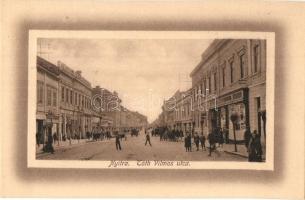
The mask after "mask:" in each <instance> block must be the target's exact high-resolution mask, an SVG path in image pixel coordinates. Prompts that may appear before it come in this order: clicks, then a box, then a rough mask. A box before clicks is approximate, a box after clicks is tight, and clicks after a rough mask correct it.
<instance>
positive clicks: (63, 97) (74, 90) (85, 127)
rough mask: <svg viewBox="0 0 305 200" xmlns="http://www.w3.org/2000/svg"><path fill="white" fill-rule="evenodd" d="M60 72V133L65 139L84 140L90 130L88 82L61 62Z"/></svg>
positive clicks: (79, 72) (90, 112)
mask: <svg viewBox="0 0 305 200" xmlns="http://www.w3.org/2000/svg"><path fill="white" fill-rule="evenodd" d="M58 67H59V70H60V75H59V91H60V127H61V128H60V131H59V136H60V138H62V136H65V138H85V137H86V132H90V131H91V130H92V120H91V115H92V110H91V96H92V88H91V84H90V82H89V81H87V80H86V79H85V78H83V77H82V75H81V71H73V70H72V69H71V68H69V67H68V66H67V65H65V64H64V63H62V62H60V61H59V62H58Z"/></svg>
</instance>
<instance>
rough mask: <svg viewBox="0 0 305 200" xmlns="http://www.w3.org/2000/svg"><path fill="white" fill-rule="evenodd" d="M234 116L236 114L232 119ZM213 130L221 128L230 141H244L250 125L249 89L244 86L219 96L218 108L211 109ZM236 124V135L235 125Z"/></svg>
mask: <svg viewBox="0 0 305 200" xmlns="http://www.w3.org/2000/svg"><path fill="white" fill-rule="evenodd" d="M232 116H236V117H235V118H236V119H234V121H232ZM209 120H210V126H211V128H209V130H210V131H211V130H212V129H214V128H221V129H222V130H223V131H224V132H225V133H226V132H228V134H227V136H226V137H227V139H228V140H229V141H234V140H235V139H236V141H237V142H240V143H242V142H243V140H244V133H245V131H246V128H247V126H249V108H248V89H247V88H243V89H239V90H237V91H234V92H231V93H229V94H226V95H222V96H220V97H219V98H217V108H213V109H210V110H209ZM233 124H235V135H234V129H233V128H234V127H233Z"/></svg>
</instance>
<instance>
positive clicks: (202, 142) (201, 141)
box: [199, 133, 206, 150]
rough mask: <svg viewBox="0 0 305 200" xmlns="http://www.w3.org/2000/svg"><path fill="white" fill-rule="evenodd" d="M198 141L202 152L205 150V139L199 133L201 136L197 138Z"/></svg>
mask: <svg viewBox="0 0 305 200" xmlns="http://www.w3.org/2000/svg"><path fill="white" fill-rule="evenodd" d="M199 140H200V144H201V149H202V150H203V147H204V150H206V149H205V140H206V138H205V136H204V135H203V133H201V135H200V137H199Z"/></svg>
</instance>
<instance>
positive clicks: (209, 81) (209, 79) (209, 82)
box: [208, 77, 211, 92]
mask: <svg viewBox="0 0 305 200" xmlns="http://www.w3.org/2000/svg"><path fill="white" fill-rule="evenodd" d="M208 85H209V88H208V89H209V92H210V91H211V77H209V78H208Z"/></svg>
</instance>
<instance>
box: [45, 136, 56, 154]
mask: <svg viewBox="0 0 305 200" xmlns="http://www.w3.org/2000/svg"><path fill="white" fill-rule="evenodd" d="M43 151H44V152H50V153H52V154H53V153H54V148H53V137H52V133H48V141H47V143H46V146H44V148H43Z"/></svg>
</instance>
